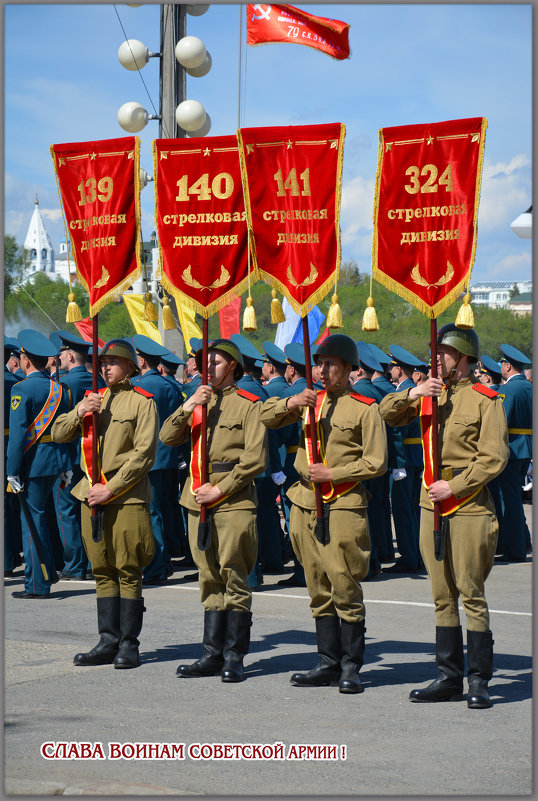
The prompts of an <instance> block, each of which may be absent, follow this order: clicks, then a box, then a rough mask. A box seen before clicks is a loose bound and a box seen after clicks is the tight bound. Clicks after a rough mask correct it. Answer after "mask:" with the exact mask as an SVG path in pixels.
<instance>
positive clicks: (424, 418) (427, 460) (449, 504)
mask: <svg viewBox="0 0 538 801" xmlns="http://www.w3.org/2000/svg"><path fill="white" fill-rule="evenodd" d="M419 414H420V430H421V433H422V451H423V454H424V474H423V476H422V483H423V484H424V486H425V487H426V489H427V488H428V487H429V486H430V485H431V484H433V482H434V477H433V449H432V398H427V397H422V398H421V399H420V412H419ZM479 492H480V489H477V490H476V492H472V493H471V494H470V495H466V496H465V497H464V498H456V496H455V495H451V496H450V498H445V499H444V500H442V501H440V502H439V507H440V511H441V515H442V517H446V516H447V515H451V514H452V512H455V511H457V510H458V509H461V507H462V506H463V505H464V504H466V503H467V502H468V501H470V500H471V498H474V496H475V495H478V493H479ZM432 507H433V503H432Z"/></svg>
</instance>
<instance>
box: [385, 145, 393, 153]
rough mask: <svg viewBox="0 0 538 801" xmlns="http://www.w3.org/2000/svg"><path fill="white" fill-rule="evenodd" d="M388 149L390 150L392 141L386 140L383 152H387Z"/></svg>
mask: <svg viewBox="0 0 538 801" xmlns="http://www.w3.org/2000/svg"><path fill="white" fill-rule="evenodd" d="M389 150H392V142H387V144H386V145H385V153H388V152H389Z"/></svg>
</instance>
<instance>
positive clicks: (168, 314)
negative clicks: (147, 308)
mask: <svg viewBox="0 0 538 801" xmlns="http://www.w3.org/2000/svg"><path fill="white" fill-rule="evenodd" d="M169 303H170V301H169V300H168V296H167V295H165V296H164V297H163V328H164V329H165V331H171V330H172V329H173V328H175V327H176V322H175V320H174V315H173V314H172V309H171V308H170V306H169Z"/></svg>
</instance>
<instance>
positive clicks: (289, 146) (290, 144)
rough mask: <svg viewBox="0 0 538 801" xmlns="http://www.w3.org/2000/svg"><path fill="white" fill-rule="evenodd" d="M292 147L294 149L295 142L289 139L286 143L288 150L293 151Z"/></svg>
mask: <svg viewBox="0 0 538 801" xmlns="http://www.w3.org/2000/svg"><path fill="white" fill-rule="evenodd" d="M292 147H293V142H292V141H291V139H288V141H287V142H286V149H287V150H291V149H292Z"/></svg>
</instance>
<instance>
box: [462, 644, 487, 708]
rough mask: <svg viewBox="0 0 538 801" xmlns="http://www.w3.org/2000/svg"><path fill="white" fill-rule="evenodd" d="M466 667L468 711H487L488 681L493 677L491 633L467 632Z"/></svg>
mask: <svg viewBox="0 0 538 801" xmlns="http://www.w3.org/2000/svg"><path fill="white" fill-rule="evenodd" d="M467 667H468V674H467V678H468V681H469V692H468V693H467V706H468V707H469V709H489V707H490V706H491V700H490V697H489V692H488V681H489V680H490V679H491V677H492V676H493V638H492V636H491V631H467Z"/></svg>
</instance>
